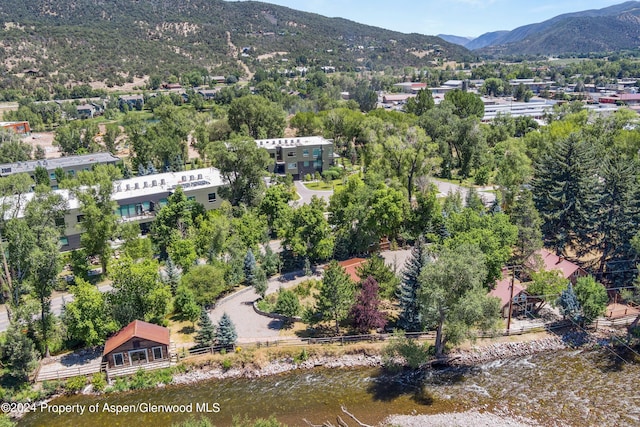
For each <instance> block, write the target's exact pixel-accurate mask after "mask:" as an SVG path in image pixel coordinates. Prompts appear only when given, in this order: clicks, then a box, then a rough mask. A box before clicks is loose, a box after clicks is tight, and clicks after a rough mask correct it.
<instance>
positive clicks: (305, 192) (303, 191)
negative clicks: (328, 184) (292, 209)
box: [292, 181, 333, 206]
mask: <svg viewBox="0 0 640 427" xmlns="http://www.w3.org/2000/svg"><path fill="white" fill-rule="evenodd" d="M294 184H295V186H296V191H297V192H298V194H299V195H300V199H298V200H295V201H293V203H292V204H293V206H300V205H306V204H308V203H311V197H313V196H317V197H320V198H322V199H324V201H325V202H327V203H329V197H331V195H332V194H333V190H327V191H319V190H309V189H308V188H307V187H305V185H304V184H303V183H302V181H294Z"/></svg>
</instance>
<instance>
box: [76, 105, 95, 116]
mask: <svg viewBox="0 0 640 427" xmlns="http://www.w3.org/2000/svg"><path fill="white" fill-rule="evenodd" d="M76 111H77V113H78V118H79V119H92V118H93V117H94V116H95V115H96V107H94V106H93V105H92V104H80V105H78V106H77V107H76Z"/></svg>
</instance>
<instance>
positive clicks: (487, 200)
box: [430, 178, 496, 205]
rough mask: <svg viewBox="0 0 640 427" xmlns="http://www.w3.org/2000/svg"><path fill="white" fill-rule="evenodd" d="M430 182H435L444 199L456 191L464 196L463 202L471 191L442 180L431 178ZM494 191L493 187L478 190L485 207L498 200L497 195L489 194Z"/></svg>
mask: <svg viewBox="0 0 640 427" xmlns="http://www.w3.org/2000/svg"><path fill="white" fill-rule="evenodd" d="M430 181H431V182H433V183H434V184H435V185H436V186H437V187H438V191H439V192H440V196H442V197H445V196H446V195H447V194H449V192H451V193H455V192H456V191H459V192H460V194H462V200H463V201H464V200H465V198H466V197H467V192H468V191H469V189H468V188H467V187H462V186H460V185H458V184H452V183H450V182H445V181H440V180H438V179H435V178H431V179H430ZM493 189H494V188H493V187H491V186H488V187H479V188H477V190H478V194H479V195H480V197H481V198H482V200H483V201H484V204H485V205H490V204H492V203H493V201H494V200H495V199H496V195H495V193H490V192H489V191H491V190H493Z"/></svg>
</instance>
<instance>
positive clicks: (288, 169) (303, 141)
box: [256, 136, 334, 180]
mask: <svg viewBox="0 0 640 427" xmlns="http://www.w3.org/2000/svg"><path fill="white" fill-rule="evenodd" d="M256 144H258V147H262V148H265V149H266V150H267V151H268V152H269V156H271V159H273V163H272V164H271V165H270V166H269V172H271V173H276V174H278V175H285V174H290V175H292V176H293V179H295V180H298V179H302V178H303V177H304V176H305V175H306V174H313V173H315V172H322V171H324V170H327V169H328V168H330V167H331V166H333V162H334V154H333V141H332V140H330V139H324V138H323V137H321V136H301V137H295V138H275V139H273V138H270V139H258V140H256Z"/></svg>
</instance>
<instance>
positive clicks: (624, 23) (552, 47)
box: [467, 1, 640, 55]
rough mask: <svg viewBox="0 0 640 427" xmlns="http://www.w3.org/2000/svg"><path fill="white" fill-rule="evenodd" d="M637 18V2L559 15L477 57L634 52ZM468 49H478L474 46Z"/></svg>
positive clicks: (638, 31) (639, 32) (638, 26)
mask: <svg viewBox="0 0 640 427" xmlns="http://www.w3.org/2000/svg"><path fill="white" fill-rule="evenodd" d="M639 17H640V2H638V1H629V2H626V3H622V4H619V5H615V6H610V7H606V8H604V9H594V10H586V11H582V12H575V13H568V14H564V15H559V16H556V17H554V18H552V19H549V20H547V21H544V22H540V23H537V24H531V25H525V26H523V27H518V28H516V29H515V30H513V31H509V32H507V33H506V34H503V35H502V36H500V37H497V38H495V39H494V40H493V41H492V42H491V43H490V44H489V45H486V46H485V47H484V49H481V50H480V51H479V53H485V54H508V55H513V54H542V55H546V54H561V53H588V52H602V51H613V50H619V49H632V48H637V47H638V46H640V38H639V36H640V20H639ZM474 42H475V40H474ZM467 47H468V48H469V49H479V48H478V47H476V46H475V45H474V44H468V45H467Z"/></svg>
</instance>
